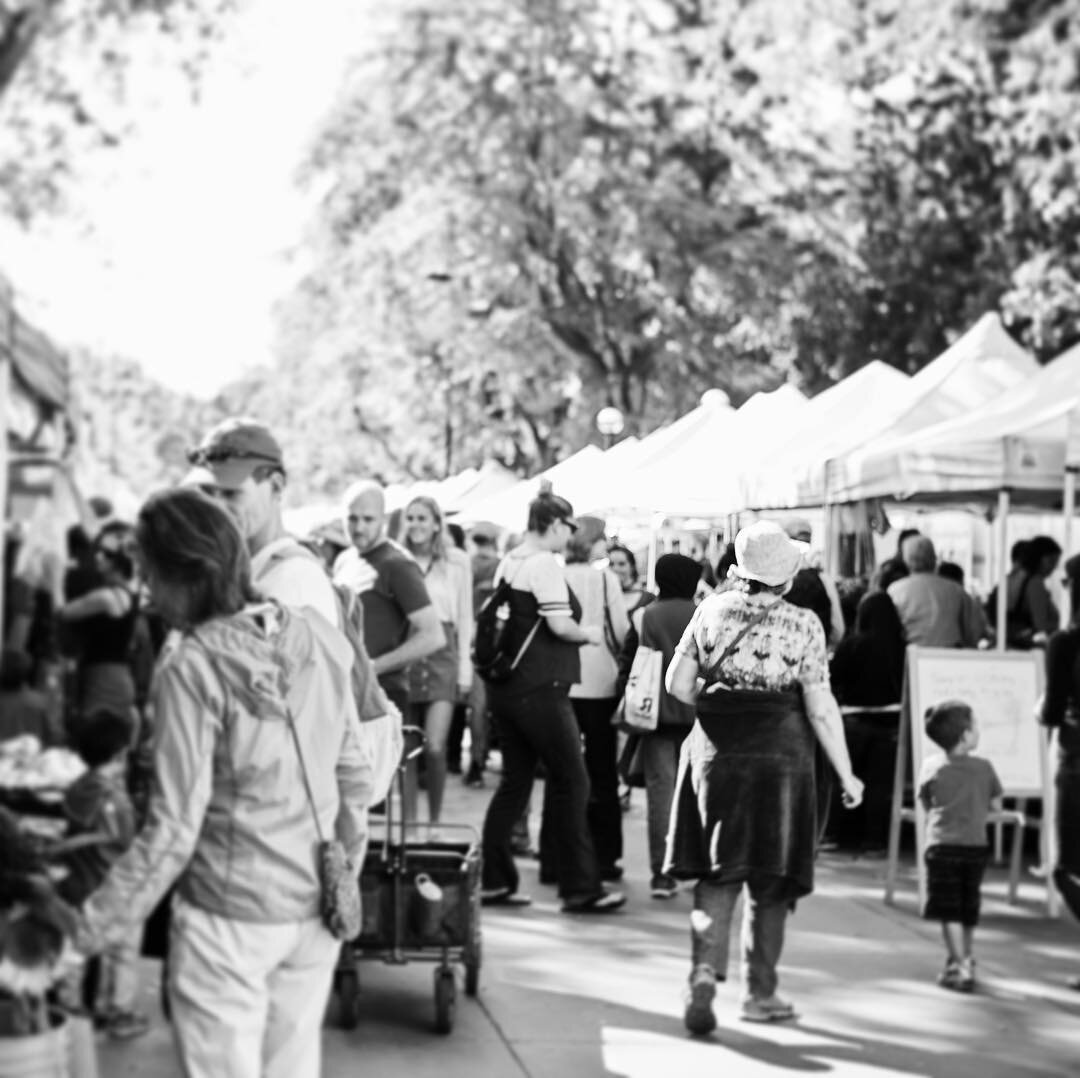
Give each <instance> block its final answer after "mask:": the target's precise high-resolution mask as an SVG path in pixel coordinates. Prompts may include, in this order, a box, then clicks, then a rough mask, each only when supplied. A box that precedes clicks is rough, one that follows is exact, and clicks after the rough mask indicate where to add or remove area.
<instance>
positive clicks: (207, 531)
mask: <svg viewBox="0 0 1080 1078" xmlns="http://www.w3.org/2000/svg"><path fill="white" fill-rule="evenodd" d="M135 541H136V543H137V544H138V549H139V554H140V555H141V557H142V559H143V562H144V563H145V565H146V566H147V568H149V569H150V570H151V571H152V572H153V573H154V575H156V576H157V577H159V578H160V579H161V580H162V581H163V582H164V583H165V584H166V585H168V586H169V587H172V588H176V589H178V590H181V591H183V592H186V593H187V612H188V617H189V620H190V621H191V623H192V624H193V625H198V624H200V623H201V622H204V621H208V620H209V619H210V618H215V617H221V616H223V615H228V614H235V613H236V612H237V611H239V610H241V609H243V607H244V604H245V603H246V602H248V601H250V600H252V599H254V598H256V593H255V590H254V588H252V586H251V564H250V562H249V560H248V552H247V545H246V543H245V542H244V537H243V536H242V535H241V534H240V529H239V528H238V527H237V525H236V522H235V521H234V520H233V518H232V516H231V515H230V514H229V512H228V511H227V510H226V509H225V508H223V507H222V506H221V505H219V504H218V503H217V502H215V501H214V500H213V499H211V498H209V497H207V496H206V495H205V494H203V493H202V491H200V490H196V489H195V488H193V487H177V488H176V489H174V490H164V491H160V492H159V493H157V494H152V495H151V496H150V497H149V498H147V500H146V502H145V503H144V504H143V507H142V508H141V509H140V510H139V517H138V520H137V522H136V524H135Z"/></svg>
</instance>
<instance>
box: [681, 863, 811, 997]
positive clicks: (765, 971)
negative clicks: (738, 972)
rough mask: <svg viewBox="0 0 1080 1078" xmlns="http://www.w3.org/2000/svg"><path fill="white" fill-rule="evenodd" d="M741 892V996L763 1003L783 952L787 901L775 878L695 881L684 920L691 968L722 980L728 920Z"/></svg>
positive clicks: (771, 991)
mask: <svg viewBox="0 0 1080 1078" xmlns="http://www.w3.org/2000/svg"><path fill="white" fill-rule="evenodd" d="M744 886H745V887H746V902H745V905H744V907H743V923H742V979H743V994H744V995H746V996H750V997H752V998H754V999H767V998H768V997H769V996H771V995H773V994H774V993H775V992H776V986H777V983H778V980H779V979H778V977H777V974H776V967H777V964H778V963H779V961H780V952H781V951H782V950H783V949H784V925H785V922H786V921H787V915H788V909H789V907H790V906H791V900H790V899H789V898H788V897H787V895H788V888H787V886H786V884H785V882H784V881H783V880H782V879H780V878H779V877H776V876H767V875H764V874H759V873H754V874H752V875H751V877H750V879H749V880H747V881H746V883H745V884H743V883H716V882H715V881H713V880H709V879H703V880H699V881H698V883H697V886H696V887H695V888H694V912H693V913H692V914H691V915H690V943H691V954H692V959H693V964H694V966H695V967H697V966H702V965H705V966H711V967H712V969H713V971H714V972H715V974H716V978H717V980H720V981H723V980H726V979H727V967H728V950H729V942H728V941H729V938H730V936H731V918H732V916H733V915H734V913H735V903H736V902H737V901H738V900H739V894H740V893H741V892H742V890H743V887H744Z"/></svg>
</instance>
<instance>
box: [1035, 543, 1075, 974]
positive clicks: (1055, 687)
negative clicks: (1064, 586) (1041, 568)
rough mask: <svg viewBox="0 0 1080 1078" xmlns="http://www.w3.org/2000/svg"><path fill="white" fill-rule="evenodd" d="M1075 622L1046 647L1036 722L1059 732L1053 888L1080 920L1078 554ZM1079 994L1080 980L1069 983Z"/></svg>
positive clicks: (1071, 564)
mask: <svg viewBox="0 0 1080 1078" xmlns="http://www.w3.org/2000/svg"><path fill="white" fill-rule="evenodd" d="M1065 578H1066V581H1067V582H1068V585H1069V594H1070V599H1071V602H1070V610H1071V612H1072V617H1071V623H1070V625H1069V627H1068V628H1067V629H1063V630H1061V631H1059V632H1056V633H1054V635H1053V636H1051V637H1050V642H1049V645H1048V647H1047V649H1046V692H1045V693H1044V694H1043V698H1042V700H1041V701H1040V702H1039V704H1038V706H1037V708H1036V718H1037V719H1038V720H1039V722H1041V723H1042V724H1043V725H1044V726H1046V727H1049V728H1050V729H1051V730H1053V731H1055V734H1056V737H1055V740H1056V743H1057V772H1056V774H1055V777H1054V782H1055V785H1056V788H1057V804H1056V806H1055V815H1054V829H1055V832H1056V834H1057V864H1056V865H1055V866H1054V884H1055V885H1056V887H1057V889H1058V892H1059V893H1060V894H1061V897H1062V898H1063V899H1064V900H1065V905H1066V906H1068V908H1069V912H1070V913H1072V915H1073V917H1076V918H1077V919H1080V554H1074V555H1073V556H1072V557H1071V558H1069V560H1068V561H1067V562H1066V563H1065ZM1069 987H1070V988H1073V989H1076V990H1080V977H1074V978H1072V979H1071V980H1070V981H1069Z"/></svg>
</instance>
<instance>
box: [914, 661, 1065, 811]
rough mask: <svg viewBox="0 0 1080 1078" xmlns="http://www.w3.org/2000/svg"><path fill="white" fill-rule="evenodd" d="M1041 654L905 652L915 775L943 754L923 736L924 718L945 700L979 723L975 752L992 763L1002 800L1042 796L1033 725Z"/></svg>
mask: <svg viewBox="0 0 1080 1078" xmlns="http://www.w3.org/2000/svg"><path fill="white" fill-rule="evenodd" d="M1042 680H1043V653H1042V652H1041V651H1006V652H1001V651H964V650H957V649H954V648H921V647H916V646H914V645H913V646H911V647H909V648H908V688H909V692H910V696H911V722H912V727H913V731H914V730H917V731H919V733H918V736H915V737H913V738H912V748H913V750H914V753H913V756H914V758H913V760H912V763H913V765H914V774H915V776H916V777H918V775H919V773H920V770H921V767H922V761H923V760H924V759H925V758H926V757H927V756H930V755H934V754H937V753H940V752H941V749H940V747H939V746H937V745H935V744H934V743H933V742H932V741H931V740H930V739H929V738H928V737H927V736H926V732H925V728H924V722H923V716H924V715H925V713H926V709H927V708H928V707H933V706H934V705H935V704H938V703H940V702H941V701H943V700H963V701H964V703H966V704H969V705H970V706H971V709H972V711H974V713H975V718H976V720H977V721H978V724H979V746H978V748H977V749H976V750H975V754H976V755H977V756H982V757H984V758H986V759H987V760H989V761H990V762H991V763H992V764H993V765H994V770H995V771H996V772H997V773H998V777H999V778H1000V779H1001V785H1002V786H1003V787H1004V789H1005V794H1006V796H1013V797H1037V796H1041V795H1042V792H1043V753H1044V748H1043V742H1044V738H1043V734H1042V729H1041V727H1040V726H1039V724H1038V723H1037V722H1036V721H1035V714H1034V712H1035V704H1036V702H1037V701H1038V699H1039V695H1040V693H1041V692H1042Z"/></svg>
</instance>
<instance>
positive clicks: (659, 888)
mask: <svg viewBox="0 0 1080 1078" xmlns="http://www.w3.org/2000/svg"><path fill="white" fill-rule="evenodd" d="M678 893H679V884H678V882H677V881H676V880H675V879H674V878H672V877H671V876H665V875H664V874H663V873H662V872H658V873H657V874H656V875H655V876H653V878H652V882H651V883H650V884H649V894H650V895H652V896H653V898H674V897H675V896H676V895H677V894H678Z"/></svg>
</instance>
